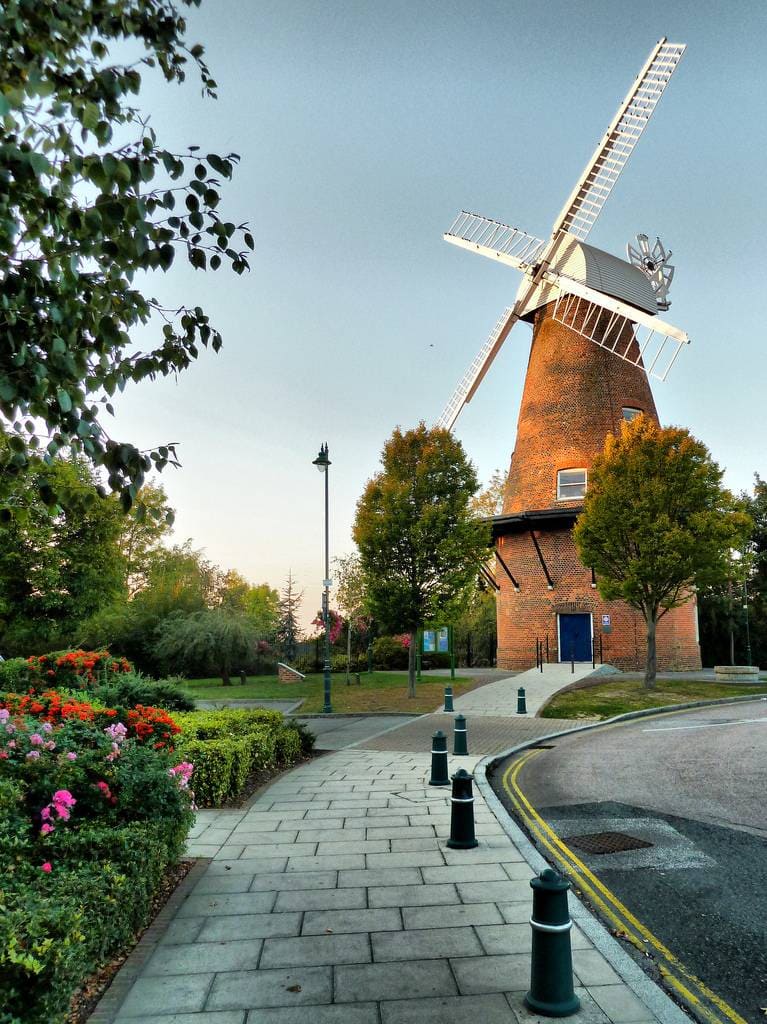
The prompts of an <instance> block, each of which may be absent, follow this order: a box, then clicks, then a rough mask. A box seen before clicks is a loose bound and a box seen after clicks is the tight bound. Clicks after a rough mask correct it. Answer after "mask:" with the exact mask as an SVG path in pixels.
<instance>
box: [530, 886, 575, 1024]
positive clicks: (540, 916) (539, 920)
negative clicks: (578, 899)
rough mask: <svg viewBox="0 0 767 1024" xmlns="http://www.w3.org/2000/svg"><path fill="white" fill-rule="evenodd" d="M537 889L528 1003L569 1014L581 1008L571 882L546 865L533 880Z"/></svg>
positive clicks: (547, 1012) (551, 1014) (546, 1011)
mask: <svg viewBox="0 0 767 1024" xmlns="http://www.w3.org/2000/svg"><path fill="white" fill-rule="evenodd" d="M530 887H531V888H532V890H533V916H532V917H531V918H530V926H531V927H532V929H533V949H532V960H531V963H530V991H529V992H528V993H527V995H526V996H525V1006H527V1007H528V1008H529V1009H531V1010H532V1011H533V1012H534V1013H540V1014H542V1015H543V1016H544V1017H569V1016H570V1014H572V1013H577V1011H578V1010H579V1009H580V1005H581V1001H580V999H579V998H578V996H576V994H575V991H574V989H573V958H572V953H571V951H570V929H571V928H572V926H573V922H572V921H571V920H570V913H569V911H568V909H567V890H568V889H569V888H570V883H569V882H568V881H567V880H566V879H564V878H563V877H562V876H561V875H560V874H558V873H557V872H556V871H554V870H553V868H546V870H545V871H542V872H541V874H540V875H539V876H538V877H537V878H533V879H532V880H531V882H530Z"/></svg>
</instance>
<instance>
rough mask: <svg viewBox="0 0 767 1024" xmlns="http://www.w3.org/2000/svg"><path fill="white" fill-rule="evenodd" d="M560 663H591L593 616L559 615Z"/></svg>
mask: <svg viewBox="0 0 767 1024" xmlns="http://www.w3.org/2000/svg"><path fill="white" fill-rule="evenodd" d="M557 629H558V635H559V660H560V661H570V660H573V661H591V615H590V614H588V613H587V614H585V615H557Z"/></svg>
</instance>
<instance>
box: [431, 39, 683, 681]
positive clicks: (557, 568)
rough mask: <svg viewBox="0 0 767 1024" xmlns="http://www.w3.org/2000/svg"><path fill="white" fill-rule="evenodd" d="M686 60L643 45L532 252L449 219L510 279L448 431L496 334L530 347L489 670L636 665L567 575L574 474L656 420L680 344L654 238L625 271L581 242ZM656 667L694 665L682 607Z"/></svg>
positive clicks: (586, 580)
mask: <svg viewBox="0 0 767 1024" xmlns="http://www.w3.org/2000/svg"><path fill="white" fill-rule="evenodd" d="M684 49H685V47H684V46H683V45H680V44H675V43H668V42H667V41H666V40H665V39H661V40H660V42H659V43H658V44H657V45H656V46H655V47H654V48H653V50H652V52H651V54H650V56H649V57H648V59H647V61H646V63H645V65H644V67H643V68H642V70H641V71H640V73H639V76H638V77H637V78H636V80H635V81H634V83H633V85H632V86H631V88H630V89H629V92H628V95H627V96H626V98H625V99H624V101H623V103H622V104H621V105H620V107H619V108H618V112H617V114H616V115H615V117H614V119H613V121H612V123H611V124H610V126H609V128H608V129H607V131H606V133H605V135H604V137H603V138H602V140H601V141H600V143H599V145H598V146H597V149H596V151H595V153H594V155H593V157H592V158H591V160H590V161H589V163H588V164H587V166H586V169H585V170H584V172H583V174H582V175H581V177H580V179H579V180H578V182H577V184H576V185H575V188H574V189H573V191H572V193H571V194H570V196H569V197H568V199H567V202H566V203H565V205H564V207H563V208H562V211H561V213H560V214H559V216H558V217H557V219H556V220H555V222H554V226H553V228H552V231H551V235H550V237H549V239H548V240H547V241H544V240H542V239H539V238H535V237H533V236H532V235H529V234H527V233H526V232H524V231H520V230H519V229H518V228H513V227H509V226H507V225H505V224H501V223H499V222H498V221H494V220H489V219H488V218H486V217H481V216H479V215H478V214H472V213H466V212H462V213H461V214H460V215H459V216H458V217H457V218H456V220H455V222H454V223H453V225H452V226H451V228H450V231H449V232H448V233H447V234H446V235H445V239H446V241H448V242H452V243H453V244H454V245H458V246H462V247H463V248H465V249H469V250H471V251H473V252H478V253H481V254H482V255H483V256H488V257H490V258H491V259H494V260H498V261H500V262H501V263H506V264H508V265H509V266H511V267H514V268H515V269H516V270H520V271H521V272H522V274H523V279H522V283H521V285H520V288H519V291H518V293H517V297H516V301H515V302H514V305H513V306H512V307H510V308H509V309H506V310H505V311H504V313H503V315H502V316H501V318H500V319H499V321H498V323H497V324H496V326H495V328H494V330H493V332H492V333H491V335H490V337H489V338H488V340H487V341H486V342H485V344H484V345H483V347H482V349H481V350H480V351H479V353H478V354H477V356H476V358H475V359H474V361H473V362H472V364H471V366H470V367H469V369H468V371H467V372H466V374H465V375H464V377H463V378H462V380H461V382H460V384H459V386H458V388H457V389H456V391H455V393H454V394H453V396H452V398H451V399H450V401H449V403H448V404H447V406H446V408H445V410H444V412H443V413H442V416H441V417H440V419H439V420H438V425H439V426H443V427H446V428H447V429H448V430H449V429H452V427H453V424H454V423H455V421H456V419H457V417H458V415H459V413H460V411H461V409H462V408H463V406H464V405H465V404H466V403H467V402H469V401H471V399H472V397H473V396H474V394H475V392H476V390H477V388H478V387H479V385H480V383H481V381H482V379H483V377H484V376H485V374H486V373H487V371H488V369H489V368H490V364H491V363H492V361H493V359H494V358H495V356H496V355H497V353H498V351H499V349H500V347H501V345H502V344H503V342H504V341H505V339H506V337H507V336H508V334H509V331H510V330H511V328H512V327H513V326H514V324H515V323H517V321H519V320H524V321H527V322H528V323H531V324H532V327H533V337H532V346H531V350H530V359H529V363H528V368H527V376H526V379H525V385H524V391H523V396H522V404H521V407H520V413H519V422H518V425H517V440H516V446H515V449H514V452H513V455H512V459H511V467H510V470H509V476H508V480H507V484H506V492H505V497H504V504H503V513H502V514H501V515H499V516H496V517H495V519H494V522H493V536H494V541H495V554H496V576H495V583H496V586H497V587H498V592H497V608H498V665H499V666H500V667H503V668H527V667H529V666H530V665H531V664H534V662H535V656H536V641H537V640H540V641H541V642H543V643H544V644H545V649H547V650H548V655H549V658H550V659H551V660H555V661H556V660H559V661H569V660H570V659H571V658H573V659H574V660H575V661H591V659H592V654H593V653H594V652H595V651H596V652H599V651H600V650H601V651H602V652H603V655H604V660H605V661H610V662H611V663H612V664H615V665H617V666H620V667H621V668H640V667H641V666H642V665H643V664H644V659H645V652H646V645H645V628H644V622H643V620H642V619H641V616H640V615H639V613H638V612H635V611H634V610H633V609H632V608H630V607H629V606H628V605H626V604H624V603H623V602H620V601H611V602H606V601H603V600H602V599H601V598H600V596H599V593H598V591H597V589H596V580H595V577H594V574H593V572H592V570H591V569H590V568H589V567H588V566H584V565H582V564H581V563H580V562H579V560H578V557H577V554H576V550H575V545H574V543H573V539H572V528H573V525H574V523H575V520H576V518H577V516H578V513H579V512H580V511H581V509H582V503H583V497H584V495H585V493H586V489H587V487H588V475H589V469H590V467H591V464H592V462H593V459H594V457H595V456H596V455H597V454H598V453H599V452H601V451H602V449H603V447H604V441H605V437H606V435H607V434H608V432H616V431H617V430H619V429H620V423H621V420H622V419H631V418H633V417H634V416H636V415H638V414H639V413H643V414H644V415H646V416H650V417H652V418H653V419H654V420H656V421H657V419H658V414H657V411H656V408H655V402H654V400H653V396H652V391H651V389H650V383H649V377H651V376H652V377H656V378H658V379H660V380H663V379H665V377H666V375H667V373H668V371H669V370H670V369H671V366H672V365H673V363H674V361H675V359H676V357H677V355H678V354H679V352H680V350H681V348H682V347H683V346H684V345H685V344H687V343H688V342H689V339H688V337H687V335H686V334H685V333H684V332H683V331H680V330H679V329H678V328H676V327H672V326H671V324H668V323H664V322H663V321H662V320H660V319H659V318H658V316H657V313H658V311H659V310H666V309H668V307H669V302H668V287H669V284H670V283H671V278H672V277H673V267H671V266H670V264H669V263H668V258H669V256H670V255H671V253H667V252H666V251H665V249H664V248H663V246H662V244H661V243H660V241H658V242H656V243H655V245H654V246H652V247H651V246H650V245H649V242H648V239H647V236H646V235H638V236H637V241H638V246H637V247H634V246H631V245H629V246H628V247H627V255H628V261H626V260H622V259H619V258H618V257H616V256H613V255H611V254H610V253H607V252H603V251H602V250H600V249H596V248H594V247H593V246H591V245H587V244H586V243H585V241H584V240H585V239H586V237H587V236H588V233H589V231H590V230H591V227H592V225H593V224H594V221H595V220H596V218H597V216H598V215H599V213H600V211H601V209H602V206H603V205H604V203H605V201H606V200H607V198H608V196H609V195H610V192H611V191H612V189H613V187H614V185H615V182H616V181H617V179H618V176H619V175H620V172H621V171H622V169H623V167H624V166H625V164H626V161H627V160H628V158H629V156H630V155H631V153H632V151H633V149H634V146H635V145H636V143H637V142H638V140H639V138H640V136H641V134H642V132H643V131H644V129H645V127H646V125H647V122H648V121H649V119H650V117H651V115H652V113H653V111H654V109H655V107H656V105H657V103H658V100H659V99H660V97H661V95H662V93H663V90H664V89H665V87H666V85H667V84H668V82H669V80H670V78H671V75H672V74H673V72H674V70H675V68H676V66H677V64H678V63H679V61H680V59H681V57H682V54H683V53H684ZM657 644H658V667H659V668H665V669H672V668H679V669H688V668H699V667H700V649H699V646H698V636H697V612H696V608H695V605H694V603H693V602H692V601H691V602H688V603H687V604H685V605H683V606H682V607H681V608H678V609H676V610H675V611H673V612H670V613H669V614H667V615H666V616H664V618H663V619H661V621H660V622H659V624H658V636H657Z"/></svg>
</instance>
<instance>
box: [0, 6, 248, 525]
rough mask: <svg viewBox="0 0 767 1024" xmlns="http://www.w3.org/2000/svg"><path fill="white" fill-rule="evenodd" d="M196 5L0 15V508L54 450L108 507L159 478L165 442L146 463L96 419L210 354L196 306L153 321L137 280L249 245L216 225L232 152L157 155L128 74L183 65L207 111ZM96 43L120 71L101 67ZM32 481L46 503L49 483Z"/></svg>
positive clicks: (228, 226) (175, 71)
mask: <svg viewBox="0 0 767 1024" xmlns="http://www.w3.org/2000/svg"><path fill="white" fill-rule="evenodd" d="M199 2H200V0H177V2H176V3H172V2H171V0H85V2H82V3H62V2H60V0H36V2H34V3H31V2H28V0H7V2H6V3H4V4H3V5H2V6H1V7H0V120H1V121H2V135H3V138H2V146H0V180H2V188H0V279H2V294H1V295H0V416H1V417H2V419H1V420H0V430H1V431H2V433H3V434H4V435H5V436H6V437H7V438H8V442H9V450H8V452H7V454H6V455H5V457H4V459H3V462H2V464H0V497H1V496H2V490H3V488H8V487H10V481H11V480H12V479H13V477H14V476H16V475H18V474H20V473H24V472H27V471H29V470H30V467H31V465H32V463H33V462H34V459H35V458H36V457H37V456H38V454H39V455H40V456H42V458H43V459H44V460H46V461H47V460H49V459H51V458H53V456H55V455H56V453H57V452H58V451H60V450H61V449H65V448H70V449H72V450H74V451H76V452H80V453H82V454H83V455H84V456H85V457H86V458H87V459H88V460H90V461H91V463H92V464H93V465H96V466H102V467H104V469H105V471H106V474H107V479H108V483H109V487H110V488H111V489H112V490H113V491H119V492H120V498H121V501H122V503H123V507H124V508H126V509H127V508H129V507H130V506H131V504H132V503H133V501H134V500H135V498H136V496H137V493H138V490H139V488H140V487H141V485H142V483H143V481H144V478H145V475H146V473H147V472H148V471H149V470H150V469H152V468H155V469H158V470H161V469H163V468H164V467H165V466H166V465H167V464H168V462H171V463H173V464H177V463H176V458H175V448H174V445H173V444H170V443H168V444H164V445H161V446H159V447H158V448H156V449H155V450H153V451H150V452H146V451H139V449H138V448H137V447H136V446H135V445H134V444H131V443H130V442H127V441H120V440H116V439H113V438H112V437H110V436H109V434H108V433H107V431H106V430H105V428H104V425H103V413H104V411H106V412H107V413H111V412H112V407H111V404H110V398H111V397H112V396H113V395H114V393H115V391H122V390H123V388H124V387H125V385H126V383H127V382H128V381H141V380H144V379H146V378H150V379H153V378H155V377H156V376H157V375H158V374H161V375H168V374H174V373H177V372H178V371H180V370H183V369H185V368H186V367H187V366H189V365H190V363H191V362H192V361H193V360H194V359H196V358H197V355H198V352H199V346H201V345H202V346H204V347H206V346H208V345H210V346H211V347H212V348H213V350H214V351H218V350H219V348H220V347H221V336H220V334H219V333H218V331H217V330H215V328H213V327H212V326H211V324H210V322H209V319H208V317H207V316H206V315H205V313H204V311H203V310H202V309H201V308H200V307H199V306H181V307H180V308H174V309H168V308H166V307H164V306H163V305H162V304H161V303H160V302H159V301H158V300H157V299H155V298H148V297H146V296H145V295H144V294H143V293H142V291H141V290H140V289H139V288H138V287H137V286H136V277H137V275H138V276H139V277H141V276H142V275H143V274H144V273H145V272H147V271H155V270H163V271H167V270H168V269H169V268H170V266H171V264H172V263H173V260H174V258H175V257H176V255H177V254H178V253H179V252H181V253H183V254H184V255H185V256H186V258H187V259H188V261H189V262H190V263H191V265H192V266H193V267H196V268H198V269H201V270H205V269H208V268H210V269H211V270H217V269H218V268H219V267H220V266H221V264H222V263H223V262H226V263H227V264H229V265H230V266H231V268H232V269H233V270H234V271H235V272H236V273H238V274H240V273H242V272H243V271H244V270H245V269H247V267H248V262H247V257H246V254H245V253H244V252H243V251H240V249H239V236H240V234H241V236H242V240H243V244H244V245H245V246H246V247H248V248H251V249H252V248H253V239H252V237H251V235H250V234H249V233H248V232H247V231H246V230H244V229H245V227H246V225H240V226H239V227H236V226H235V224H234V223H232V222H231V221H229V220H227V219H226V218H224V217H222V216H221V215H220V214H219V212H218V204H219V200H220V183H221V180H222V179H228V178H231V175H232V171H233V168H234V165H235V164H236V162H237V161H238V159H239V158H238V157H237V155H236V154H235V153H230V154H228V155H227V156H226V157H221V156H218V155H216V154H215V153H209V154H207V156H202V155H201V154H199V153H198V150H199V146H190V147H188V149H187V151H186V152H183V153H175V152H172V151H171V150H168V149H165V148H163V147H162V146H161V145H160V144H159V142H158V140H157V136H156V134H155V132H154V130H153V129H152V128H151V127H150V125H149V122H148V119H147V118H146V117H145V116H143V115H142V114H141V112H140V111H139V109H138V108H137V107H136V106H135V105H134V103H135V99H134V98H135V97H136V96H137V94H138V93H139V91H140V89H141V81H142V79H141V72H140V70H139V69H141V68H142V67H149V68H157V69H159V72H160V73H161V74H162V75H163V76H164V78H165V80H166V81H167V82H169V83H170V82H177V83H181V82H183V81H184V79H185V77H186V73H187V70H188V68H189V67H192V68H196V69H197V70H198V71H199V74H200V77H201V81H202V89H203V93H204V94H206V95H207V96H210V97H215V89H216V83H215V81H214V80H213V78H212V77H211V75H210V72H209V71H208V68H207V67H206V65H205V62H204V61H203V52H204V51H203V47H202V46H200V45H199V44H195V45H191V46H190V45H189V44H188V43H187V42H186V40H185V38H184V37H185V32H186V23H185V21H184V18H183V17H182V16H181V14H180V12H179V8H183V7H189V6H194V7H197V6H199ZM110 47H118V48H119V50H120V52H123V51H128V50H131V49H133V50H135V51H137V52H136V59H135V60H132V61H131V62H130V63H122V62H120V61H113V60H110ZM150 321H153V322H155V323H157V324H158V327H160V326H161V331H160V332H159V333H160V336H159V337H158V339H157V343H156V346H155V347H154V348H150V349H149V350H148V351H136V349H135V347H134V342H133V341H132V339H131V331H132V330H133V329H134V328H135V327H136V326H138V325H142V324H147V323H149V322H150ZM41 424H42V425H44V427H45V432H44V433H42V434H39V427H40V425H41ZM32 476H33V478H34V479H36V480H38V482H39V483H40V485H41V494H42V495H43V496H44V497H45V496H46V494H47V495H48V496H50V492H51V487H52V480H53V477H52V476H48V477H44V478H40V476H39V474H37V473H33V474H32ZM46 501H47V498H46ZM48 503H50V502H48ZM11 511H12V506H10V505H6V506H5V510H4V514H5V516H6V517H7V516H8V515H9V514H11Z"/></svg>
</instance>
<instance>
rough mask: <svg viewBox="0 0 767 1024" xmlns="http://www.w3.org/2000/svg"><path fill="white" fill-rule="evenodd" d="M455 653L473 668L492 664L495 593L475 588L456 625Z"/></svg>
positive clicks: (493, 658)
mask: <svg viewBox="0 0 767 1024" xmlns="http://www.w3.org/2000/svg"><path fill="white" fill-rule="evenodd" d="M453 630H454V644H455V651H456V656H457V657H458V658H459V659H460V662H461V663H463V664H464V665H466V666H468V667H469V668H471V667H472V666H473V665H474V666H476V665H481V666H487V665H493V664H494V663H495V651H496V646H497V639H498V635H497V627H496V606H495V594H494V593H493V591H491V590H483V589H481V588H480V587H479V586H477V588H476V589H475V590H474V592H473V593H472V594H471V596H470V597H469V599H468V600H467V602H466V604H465V606H464V607H463V609H462V610H461V614H460V615H459V616H458V617H457V619H456V621H455V624H454V627H453Z"/></svg>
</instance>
